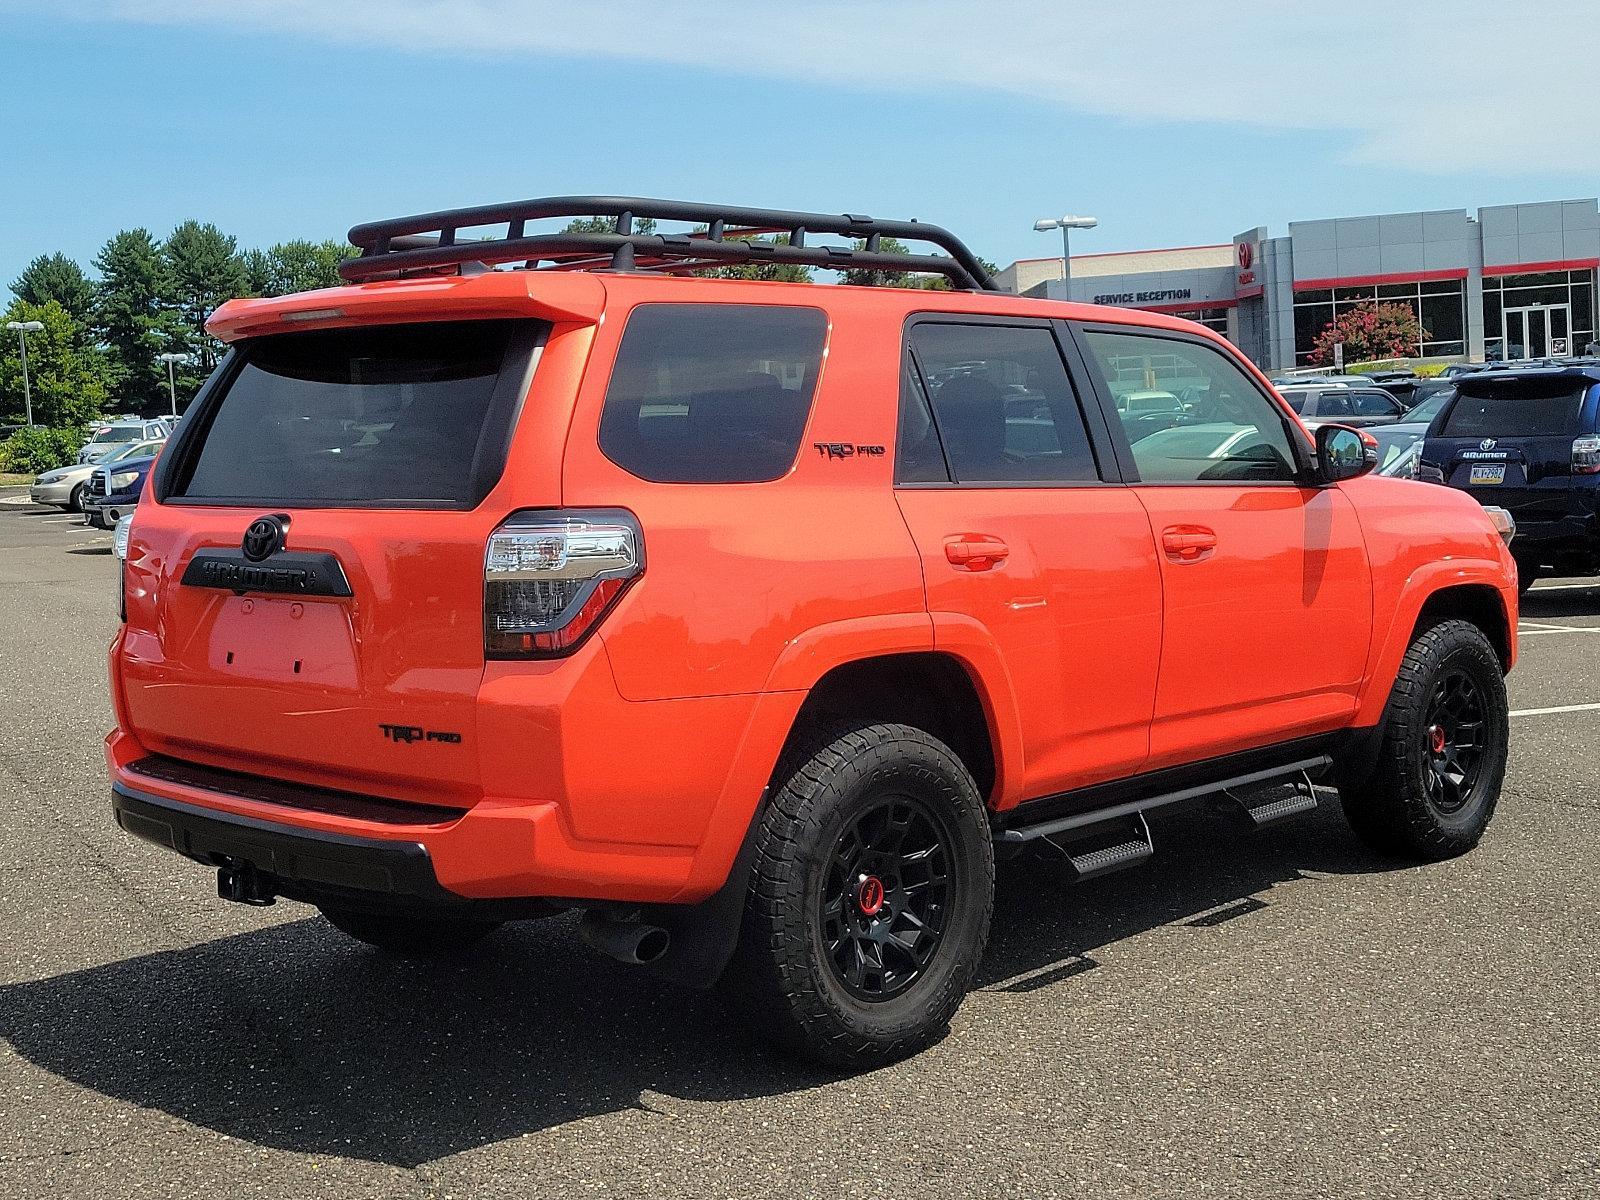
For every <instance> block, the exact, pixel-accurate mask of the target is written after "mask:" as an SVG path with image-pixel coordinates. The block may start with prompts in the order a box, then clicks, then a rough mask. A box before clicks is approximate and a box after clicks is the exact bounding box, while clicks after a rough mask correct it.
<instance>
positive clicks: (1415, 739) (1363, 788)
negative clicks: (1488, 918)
mask: <svg viewBox="0 0 1600 1200" xmlns="http://www.w3.org/2000/svg"><path fill="white" fill-rule="evenodd" d="M1447 702H1448V703H1447ZM1450 703H1453V704H1454V706H1455V709H1457V710H1460V711H1461V712H1464V713H1466V714H1467V715H1466V716H1460V715H1457V716H1452V715H1451V711H1452V710H1451V708H1450V706H1449V705H1450ZM1463 706H1464V707H1463ZM1508 710H1509V705H1508V703H1507V700H1506V685H1505V677H1504V675H1503V674H1502V672H1501V665H1500V659H1499V656H1498V655H1496V653H1495V651H1494V647H1493V646H1491V645H1490V644H1489V641H1488V639H1487V638H1486V637H1484V635H1483V632H1482V630H1480V629H1479V628H1478V627H1477V626H1476V625H1473V624H1472V623H1471V622H1469V621H1459V620H1451V621H1444V622H1442V623H1440V624H1438V625H1435V626H1433V627H1432V628H1431V629H1428V630H1425V631H1424V632H1422V633H1421V634H1419V635H1418V636H1417V639H1416V640H1415V641H1414V642H1412V644H1411V648H1410V649H1409V650H1407V651H1406V656H1405V659H1404V661H1403V662H1402V663H1401V665H1400V673H1399V676H1398V677H1397V678H1396V680H1395V685H1394V691H1393V692H1392V693H1391V694H1390V698H1389V704H1388V707H1387V709H1386V710H1385V713H1384V722H1383V728H1382V731H1381V733H1382V736H1381V741H1380V743H1379V747H1378V753H1377V761H1376V763H1375V764H1343V766H1342V770H1341V772H1340V780H1339V797H1340V800H1341V801H1342V803H1343V805H1344V812H1345V818H1346V819H1347V820H1348V821H1349V823H1350V828H1351V829H1353V830H1354V831H1355V833H1356V835H1357V836H1358V837H1360V838H1361V840H1362V841H1364V842H1365V843H1367V845H1369V846H1371V847H1372V848H1373V849H1374V850H1377V851H1379V852H1381V853H1384V854H1389V855H1395V856H1399V857H1406V858H1414V859H1421V860H1423V861H1427V862H1438V861H1441V860H1443V859H1447V858H1453V857H1455V856H1456V855H1458V854H1464V853H1465V852H1466V851H1468V850H1471V849H1472V848H1473V847H1474V846H1476V845H1477V844H1478V839H1479V838H1481V837H1482V836H1483V831H1484V829H1485V828H1486V827H1487V826H1488V824H1489V819H1490V818H1491V817H1492V816H1493V815H1494V810H1495V805H1496V803H1497V802H1498V801H1499V799H1500V786H1501V783H1502V782H1503V780H1504V779H1505V771H1506V753H1507V747H1508V744H1509V741H1510V728H1509V727H1510V721H1509V711H1508ZM1474 714H1475V717H1476V719H1475V720H1474V719H1471V717H1472V716H1473V715H1474ZM1474 725H1476V726H1477V728H1476V729H1474V728H1472V726H1474ZM1441 743H1442V748H1441ZM1468 743H1472V744H1473V749H1472V752H1471V757H1470V763H1471V765H1470V768H1469V769H1466V770H1460V768H1461V766H1462V764H1463V763H1466V762H1467V761H1468V754H1467V749H1468ZM1363 776H1364V778H1362V777H1363ZM1458 776H1459V780H1458Z"/></svg>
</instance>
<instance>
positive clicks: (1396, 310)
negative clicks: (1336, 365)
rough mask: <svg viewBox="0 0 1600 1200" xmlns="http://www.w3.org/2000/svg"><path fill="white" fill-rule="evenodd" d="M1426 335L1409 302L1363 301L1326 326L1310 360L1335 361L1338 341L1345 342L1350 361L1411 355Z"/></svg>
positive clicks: (1346, 358)
mask: <svg viewBox="0 0 1600 1200" xmlns="http://www.w3.org/2000/svg"><path fill="white" fill-rule="evenodd" d="M1427 336H1428V332H1427V330H1425V329H1423V328H1422V325H1421V323H1420V322H1419V321H1418V320H1417V314H1416V313H1414V312H1412V311H1411V308H1410V306H1409V305H1405V304H1363V305H1360V306H1359V307H1357V308H1347V309H1345V310H1344V311H1343V312H1341V313H1340V314H1339V315H1338V316H1336V317H1334V319H1333V320H1331V321H1329V322H1328V323H1327V325H1326V326H1324V327H1323V330H1322V332H1321V333H1319V334H1317V342H1316V346H1315V347H1314V348H1313V349H1312V351H1311V362H1312V365H1313V366H1318V367H1323V366H1327V365H1328V364H1330V363H1332V362H1333V347H1334V346H1335V344H1337V343H1339V342H1343V343H1344V361H1345V362H1347V363H1351V362H1369V361H1371V360H1373V359H1379V358H1409V357H1411V356H1413V355H1415V354H1416V353H1417V343H1418V342H1420V341H1422V340H1424V339H1425V338H1427Z"/></svg>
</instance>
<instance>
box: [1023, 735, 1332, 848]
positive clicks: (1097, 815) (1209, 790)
mask: <svg viewBox="0 0 1600 1200" xmlns="http://www.w3.org/2000/svg"><path fill="white" fill-rule="evenodd" d="M1332 762H1333V759H1332V757H1330V756H1329V755H1326V754H1319V755H1316V756H1315V757H1311V758H1304V759H1301V760H1299V761H1298V762H1290V763H1284V764H1283V765H1281V766H1276V767H1270V768H1268V769H1266V770H1261V771H1251V772H1249V773H1248V774H1244V775H1236V776H1234V777H1233V778H1231V779H1218V780H1216V781H1215V782H1212V783H1202V784H1196V785H1193V786H1191V787H1182V788H1177V789H1175V790H1173V791H1167V792H1153V793H1151V794H1150V795H1148V796H1141V797H1140V798H1138V799H1137V800H1129V801H1127V802H1126V803H1123V804H1115V805H1112V806H1110V807H1109V808H1101V809H1095V810H1092V811H1089V812H1080V813H1071V814H1069V815H1067V816H1064V817H1055V818H1053V819H1051V820H1046V821H1040V822H1037V823H1035V824H1031V825H1021V824H1019V825H1013V826H1011V827H1010V828H1008V829H1003V830H1001V831H1000V832H999V833H998V834H997V835H996V836H995V841H997V842H999V843H1000V844H1001V845H1002V846H1009V847H1017V846H1025V845H1027V844H1028V843H1030V842H1036V841H1038V840H1039V839H1040V838H1048V839H1051V840H1052V841H1054V840H1055V839H1057V838H1058V837H1059V836H1060V835H1062V834H1071V833H1073V832H1074V831H1076V830H1087V829H1089V828H1090V827H1092V826H1099V825H1105V824H1107V823H1109V822H1112V821H1116V820H1118V819H1120V818H1123V817H1134V816H1141V815H1142V814H1144V813H1147V812H1150V811H1151V810H1152V809H1157V808H1165V807H1167V806H1168V805H1170V804H1178V803H1181V802H1182V801H1185V800H1197V799H1200V798H1201V797H1203V796H1220V795H1225V794H1226V795H1231V794H1233V793H1235V792H1239V793H1241V794H1245V795H1251V794H1253V790H1252V789H1253V788H1255V787H1258V786H1259V785H1261V784H1283V783H1286V782H1287V783H1296V782H1298V781H1299V780H1302V779H1305V778H1306V777H1307V775H1308V773H1309V772H1312V771H1320V770H1321V769H1322V768H1324V767H1327V766H1329V765H1330V764H1332ZM1308 784H1309V781H1308ZM1308 790H1309V786H1308ZM1315 805H1316V795H1315V793H1314V792H1313V793H1312V794H1311V803H1310V804H1306V805H1304V806H1303V807H1300V808H1296V809H1294V810H1293V811H1294V812H1304V811H1306V809H1307V808H1312V807H1315ZM1283 815H1284V816H1290V815H1292V813H1290V812H1284V813H1283ZM1268 819H1273V818H1270V817H1269V818H1268ZM1263 823H1265V822H1257V824H1263ZM1145 841H1146V843H1147V844H1148V842H1149V836H1148V831H1146V836H1145Z"/></svg>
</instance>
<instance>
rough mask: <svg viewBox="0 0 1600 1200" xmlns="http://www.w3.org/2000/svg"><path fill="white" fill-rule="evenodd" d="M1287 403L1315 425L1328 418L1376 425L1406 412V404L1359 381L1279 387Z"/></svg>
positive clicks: (1397, 418) (1308, 423) (1379, 389)
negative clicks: (1335, 385)
mask: <svg viewBox="0 0 1600 1200" xmlns="http://www.w3.org/2000/svg"><path fill="white" fill-rule="evenodd" d="M1278 391H1279V393H1281V394H1282V396H1283V398H1284V399H1285V400H1287V401H1288V402H1289V407H1290V408H1292V409H1294V411H1295V412H1297V413H1299V414H1300V419H1301V420H1302V421H1304V422H1306V424H1307V425H1311V426H1316V425H1319V424H1325V423H1327V422H1329V421H1336V422H1338V423H1339V424H1341V425H1355V426H1363V425H1378V424H1382V423H1384V422H1386V421H1398V420H1400V419H1401V417H1402V416H1404V415H1405V411H1406V409H1405V405H1403V404H1401V403H1400V401H1399V400H1397V399H1395V398H1394V397H1393V396H1391V395H1390V394H1389V393H1388V392H1386V391H1384V390H1383V389H1382V388H1378V387H1364V386H1361V385H1359V384H1355V385H1342V386H1337V387H1333V386H1329V385H1327V384H1320V383H1319V384H1311V385H1309V386H1303V387H1281V388H1279V389H1278Z"/></svg>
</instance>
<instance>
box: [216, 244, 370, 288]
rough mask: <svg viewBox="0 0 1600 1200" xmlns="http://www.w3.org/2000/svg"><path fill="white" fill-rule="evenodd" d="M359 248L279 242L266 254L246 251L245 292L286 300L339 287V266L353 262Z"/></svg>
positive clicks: (244, 261) (243, 258)
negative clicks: (346, 260)
mask: <svg viewBox="0 0 1600 1200" xmlns="http://www.w3.org/2000/svg"><path fill="white" fill-rule="evenodd" d="M355 255H356V248H355V247H354V246H352V245H350V244H349V243H348V242H339V241H334V240H332V239H329V240H328V241H323V242H310V241H305V240H304V239H298V240H295V241H292V242H279V243H278V244H277V245H276V246H273V247H271V248H269V249H266V250H246V251H245V252H244V254H243V255H242V256H241V261H242V264H243V267H244V274H245V291H246V294H248V295H251V296H287V295H289V294H290V293H291V292H309V291H312V290H314V289H316V288H328V287H338V286H339V284H340V283H342V282H343V280H341V279H340V278H339V264H340V263H342V262H344V261H345V259H347V258H354V257H355Z"/></svg>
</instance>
